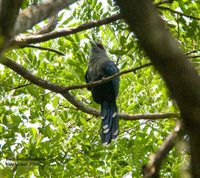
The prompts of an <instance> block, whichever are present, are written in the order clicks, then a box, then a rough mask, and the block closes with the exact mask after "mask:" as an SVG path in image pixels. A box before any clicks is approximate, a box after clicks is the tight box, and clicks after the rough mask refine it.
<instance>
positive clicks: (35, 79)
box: [1, 58, 179, 120]
mask: <svg viewBox="0 0 200 178" xmlns="http://www.w3.org/2000/svg"><path fill="white" fill-rule="evenodd" d="M1 64H3V65H5V66H7V67H9V68H10V69H12V70H13V71H15V72H16V73H18V74H19V75H21V76H22V77H24V78H25V79H27V80H28V81H29V82H31V83H33V84H35V85H37V86H40V87H42V88H44V89H48V90H50V91H53V92H55V93H59V94H61V95H62V96H63V97H64V98H66V99H67V100H68V101H69V102H70V103H71V104H72V105H74V106H75V107H77V108H78V109H79V110H81V111H83V112H85V113H88V114H91V115H94V116H100V111H98V110H96V109H93V108H90V107H87V106H85V105H84V104H83V103H82V102H80V101H79V100H77V99H76V98H75V97H74V96H73V95H72V94H70V93H69V91H68V90H66V89H65V88H66V87H62V86H58V85H55V84H52V83H50V82H47V81H45V80H43V79H41V78H39V77H36V76H34V75H33V74H31V73H30V72H29V71H28V70H27V69H25V68H23V67H22V66H20V65H19V64H17V63H16V62H14V61H12V60H11V59H8V58H3V59H2V60H1ZM119 116H120V118H121V119H124V120H139V119H149V120H154V119H165V118H175V117H179V114H176V113H163V114H144V115H142V114H141V115H139V114H138V115H129V114H123V113H119Z"/></svg>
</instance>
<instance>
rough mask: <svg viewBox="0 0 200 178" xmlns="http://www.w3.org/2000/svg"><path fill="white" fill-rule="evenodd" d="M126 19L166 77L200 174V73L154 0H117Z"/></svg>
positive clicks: (195, 173) (194, 167) (194, 173)
mask: <svg viewBox="0 0 200 178" xmlns="http://www.w3.org/2000/svg"><path fill="white" fill-rule="evenodd" d="M116 2H117V3H118V4H119V6H120V9H121V13H122V15H123V17H124V19H125V20H126V21H127V23H128V24H129V26H130V29H131V31H133V32H134V34H136V36H137V38H138V39H139V42H140V44H141V46H142V47H143V48H144V50H145V52H146V53H147V55H148V56H149V57H150V59H151V61H152V62H153V64H154V66H155V67H156V68H157V70H158V71H159V72H160V74H161V75H162V77H163V78H164V80H165V82H166V84H167V86H168V87H169V90H170V92H171V94H172V96H173V98H174V99H176V101H177V104H178V106H179V108H180V110H181V116H182V119H183V124H184V128H185V130H186V132H187V134H188V135H189V136H190V149H191V165H192V166H191V167H192V171H191V172H192V176H193V177H200V171H199V170H200V152H199V150H200V132H199V130H200V90H199V88H200V77H199V75H198V72H197V71H196V70H195V68H194V66H192V64H191V63H190V62H189V60H187V58H186V56H185V55H184V54H183V52H182V51H181V50H180V48H179V47H178V43H177V41H175V40H174V39H173V38H172V36H171V35H170V33H169V31H168V29H167V28H166V26H165V23H164V21H163V20H162V19H161V18H160V17H159V16H158V12H157V10H156V8H155V6H154V5H153V4H152V2H151V0H140V1H138V0H125V1H124V0H118V1H116Z"/></svg>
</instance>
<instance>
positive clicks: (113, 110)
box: [85, 42, 119, 144]
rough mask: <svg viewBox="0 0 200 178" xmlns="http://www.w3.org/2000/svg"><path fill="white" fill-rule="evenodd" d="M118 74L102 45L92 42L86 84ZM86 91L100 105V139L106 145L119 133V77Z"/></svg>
mask: <svg viewBox="0 0 200 178" xmlns="http://www.w3.org/2000/svg"><path fill="white" fill-rule="evenodd" d="M118 72H119V70H118V68H117V67H116V65H115V64H114V62H112V61H111V60H109V58H108V56H107V54H106V51H105V49H104V47H103V45H102V44H99V43H93V42H92V48H91V59H90V61H89V65H88V70H87V72H86V75H85V79H86V82H87V83H89V82H93V81H97V80H101V79H102V78H106V77H108V76H111V75H113V74H115V73H118ZM88 90H90V91H91V93H92V96H93V98H94V101H95V102H96V103H98V104H100V105H101V117H102V124H101V139H102V143H103V144H108V143H110V142H111V140H112V139H115V138H116V137H117V135H118V133H119V118H118V116H117V105H116V98H117V95H118V91H119V77H115V78H114V79H113V80H111V81H109V82H106V83H103V84H101V85H97V86H94V87H88Z"/></svg>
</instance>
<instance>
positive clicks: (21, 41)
mask: <svg viewBox="0 0 200 178" xmlns="http://www.w3.org/2000/svg"><path fill="white" fill-rule="evenodd" d="M120 18H121V16H120V14H115V15H112V16H110V17H107V18H105V19H102V20H98V21H91V22H88V23H85V24H82V25H80V26H78V27H74V28H70V29H66V30H60V31H57V32H50V33H46V34H42V35H36V36H35V35H30V36H17V37H16V38H15V39H14V40H13V41H12V44H11V46H21V45H22V46H23V45H27V44H31V43H39V42H44V41H48V40H51V39H55V38H58V37H62V36H68V35H72V34H75V33H78V32H80V31H84V30H88V29H91V28H94V27H99V26H101V25H105V24H109V23H111V22H113V21H116V20H119V19H120Z"/></svg>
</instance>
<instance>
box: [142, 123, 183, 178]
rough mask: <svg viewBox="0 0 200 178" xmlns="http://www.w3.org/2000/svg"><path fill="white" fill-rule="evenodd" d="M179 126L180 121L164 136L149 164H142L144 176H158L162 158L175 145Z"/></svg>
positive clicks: (151, 177)
mask: <svg viewBox="0 0 200 178" xmlns="http://www.w3.org/2000/svg"><path fill="white" fill-rule="evenodd" d="M180 128H181V124H180V122H178V123H177V125H176V127H175V129H174V131H173V132H172V133H171V134H170V135H169V136H168V137H167V138H166V140H165V141H164V142H163V144H162V145H161V146H160V148H159V150H158V151H157V152H156V153H155V154H154V155H152V156H151V160H150V163H149V165H147V166H143V171H142V172H143V175H144V178H158V177H159V171H160V168H161V166H162V162H163V160H164V159H165V158H166V157H167V155H168V154H169V152H170V151H171V150H172V148H173V147H174V145H175V141H176V138H177V135H178V132H179V130H180Z"/></svg>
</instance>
